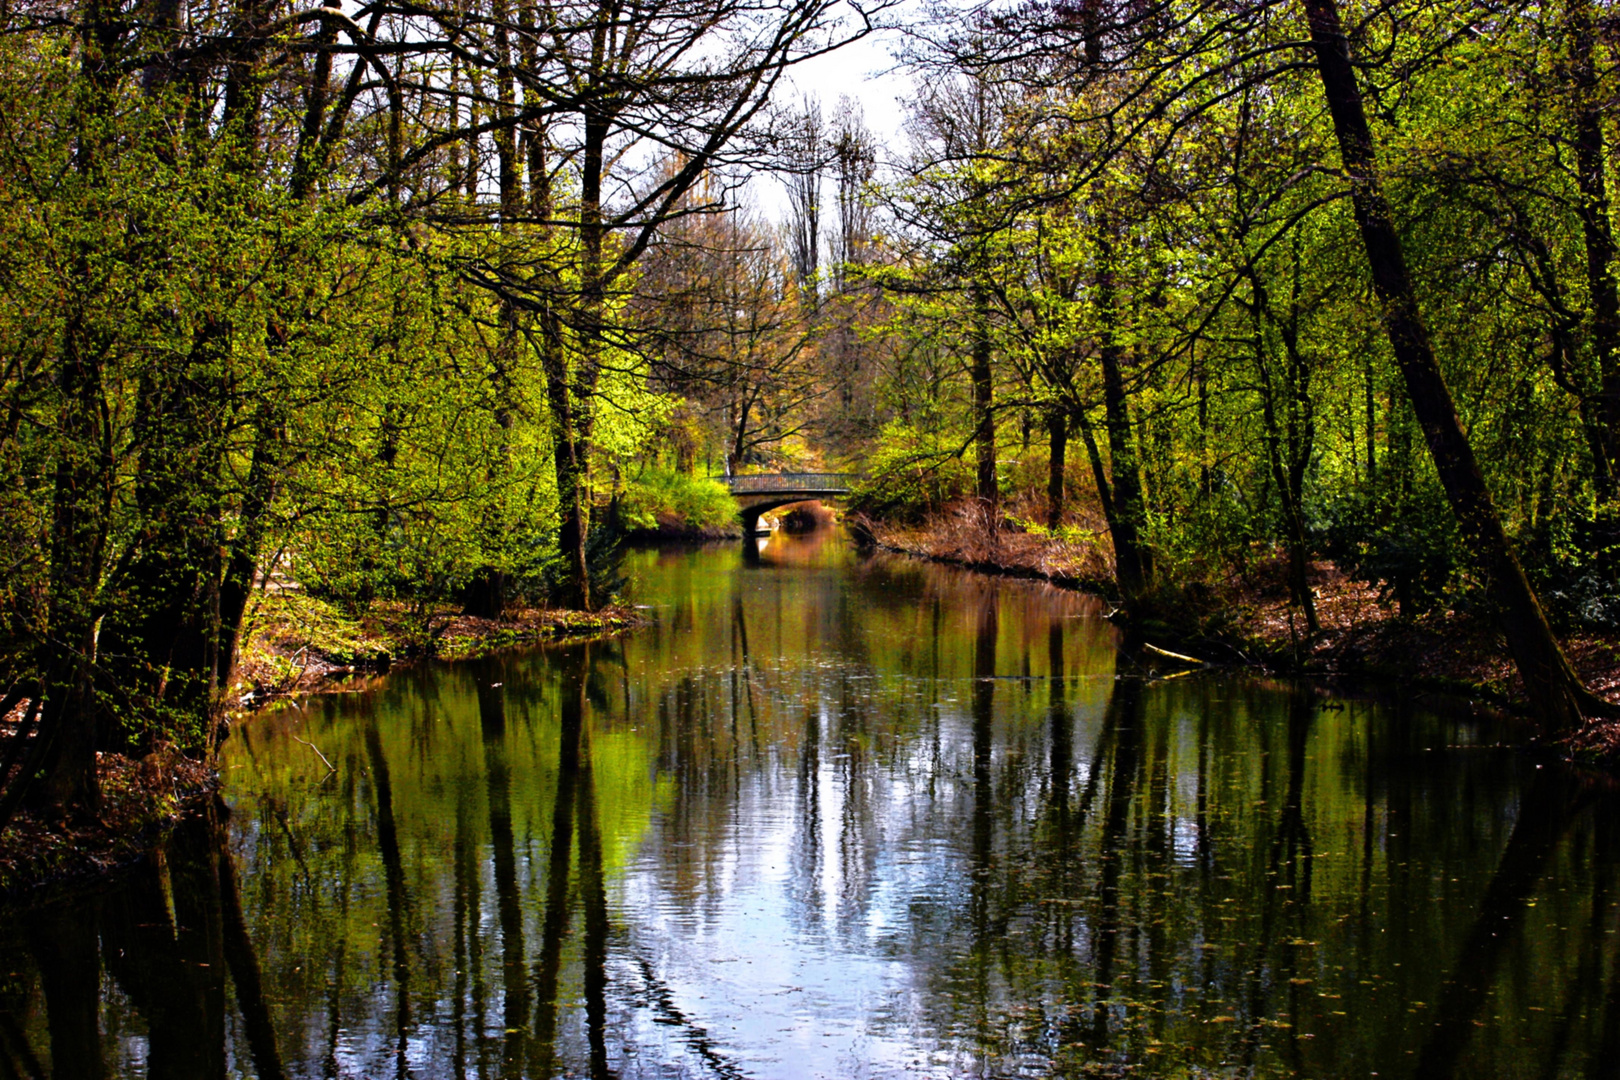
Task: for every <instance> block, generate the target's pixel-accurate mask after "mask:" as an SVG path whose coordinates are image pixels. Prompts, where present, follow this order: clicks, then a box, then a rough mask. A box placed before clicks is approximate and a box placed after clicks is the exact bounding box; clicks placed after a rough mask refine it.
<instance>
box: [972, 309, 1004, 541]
mask: <svg viewBox="0 0 1620 1080" xmlns="http://www.w3.org/2000/svg"><path fill="white" fill-rule="evenodd" d="M970 302H971V303H972V305H973V343H972V349H973V356H972V372H971V375H972V379H973V419H974V424H975V427H974V431H973V455H974V465H975V469H974V476H975V479H974V494H976V495H977V496H978V497H979V500H980V501H981V502H983V503H984V504H985V505H986V506H988V507H991V508H994V507H995V505H996V503H997V501H998V496H999V495H1000V489H999V488H998V487H997V486H996V416H995V404H996V403H995V392H996V389H995V382H994V378H993V374H992V372H991V370H990V297H989V294H988V293H987V292H986V291H985V289H984V287H983V286H982V285H978V284H975V285H974V286H973V287H972V289H971V290H970ZM990 521H991V527H992V528H994V527H995V521H996V518H995V515H994V513H992V514H991V517H990Z"/></svg>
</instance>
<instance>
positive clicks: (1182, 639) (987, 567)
mask: <svg viewBox="0 0 1620 1080" xmlns="http://www.w3.org/2000/svg"><path fill="white" fill-rule="evenodd" d="M860 527H863V528H865V529H866V530H867V531H868V532H869V534H870V536H871V538H872V540H873V541H874V542H876V543H877V544H878V545H879V546H882V547H884V548H887V549H889V550H892V551H899V552H904V553H906V554H910V555H916V556H919V557H922V558H927V559H934V560H937V561H942V562H950V563H955V564H958V565H961V566H966V567H970V568H972V569H975V570H980V571H985V572H990V573H1005V574H1011V575H1014V576H1019V577H1038V578H1044V579H1045V580H1048V581H1051V582H1053V583H1054V584H1057V585H1062V586H1067V587H1070V588H1078V589H1082V590H1085V591H1092V592H1097V593H1100V594H1102V595H1111V594H1113V593H1114V585H1113V581H1112V574H1111V572H1110V566H1111V552H1110V550H1109V548H1108V546H1107V541H1106V537H1099V538H1096V539H1094V540H1087V539H1085V538H1080V539H1071V540H1053V539H1050V538H1047V537H1042V536H1037V535H1033V534H1027V533H1008V532H1004V531H1003V532H1001V533H1000V534H999V535H995V536H993V537H992V536H991V535H989V530H987V529H985V528H983V527H982V526H981V525H979V524H978V523H977V522H975V521H974V520H972V515H971V514H964V513H960V512H957V513H947V514H943V515H940V516H938V517H936V518H933V519H931V520H930V521H928V522H926V523H924V524H921V525H911V526H896V525H890V524H886V523H883V522H874V521H865V522H862V523H860ZM1308 579H1309V582H1310V586H1311V589H1312V591H1313V593H1314V595H1315V597H1316V610H1317V617H1318V621H1319V624H1320V629H1319V631H1318V632H1317V633H1315V634H1312V633H1310V632H1309V630H1308V629H1307V627H1306V625H1305V620H1304V616H1303V614H1302V612H1301V610H1300V608H1299V607H1298V606H1297V605H1295V604H1293V603H1291V602H1290V597H1289V590H1288V586H1287V566H1286V563H1285V561H1284V559H1283V558H1282V556H1281V554H1280V553H1272V552H1261V553H1257V557H1256V558H1254V559H1253V560H1251V561H1250V563H1249V565H1248V566H1247V567H1245V568H1244V569H1243V570H1242V571H1241V572H1228V573H1226V574H1224V575H1221V576H1218V577H1212V578H1210V579H1208V580H1202V581H1198V582H1196V583H1195V584H1192V585H1187V586H1182V587H1179V588H1175V589H1168V590H1166V591H1164V592H1162V593H1160V594H1159V595H1157V596H1154V597H1152V598H1150V599H1149V600H1148V601H1146V602H1144V603H1141V604H1138V605H1137V606H1136V610H1133V611H1130V612H1126V611H1124V610H1120V611H1119V612H1117V614H1116V618H1117V620H1118V621H1119V622H1120V623H1121V625H1122V626H1124V627H1125V628H1126V631H1127V634H1128V636H1129V637H1130V638H1132V639H1135V640H1136V641H1137V642H1139V643H1146V644H1149V645H1154V646H1158V647H1160V648H1167V649H1172V650H1174V651H1176V652H1179V653H1182V654H1185V655H1188V656H1190V657H1194V658H1197V659H1199V660H1203V661H1206V662H1208V663H1212V664H1236V665H1243V666H1247V667H1251V668H1254V669H1257V670H1262V671H1267V672H1271V673H1275V674H1280V675H1334V676H1367V677H1374V678H1382V679H1390V680H1393V681H1396V682H1399V683H1401V684H1403V685H1406V686H1411V687H1418V688H1422V689H1426V690H1435V691H1444V692H1447V693H1452V694H1457V695H1460V696H1462V697H1466V698H1469V699H1471V700H1474V701H1476V702H1478V703H1481V704H1485V705H1490V706H1492V707H1496V708H1502V709H1508V710H1513V711H1525V710H1526V709H1527V703H1526V701H1525V696H1524V687H1523V684H1522V683H1521V682H1520V681H1519V676H1518V672H1517V670H1516V669H1515V667H1514V665H1513V661H1512V659H1511V658H1510V657H1509V656H1508V653H1507V646H1506V642H1505V641H1504V640H1503V638H1502V633H1501V631H1500V630H1499V629H1498V628H1497V626H1496V623H1495V620H1494V619H1493V618H1491V617H1490V616H1489V615H1488V614H1487V613H1485V612H1483V611H1479V610H1471V611H1470V610H1462V611H1458V610H1447V611H1435V612H1430V613H1427V614H1424V615H1420V616H1416V617H1403V616H1402V615H1401V614H1400V612H1399V610H1398V609H1397V607H1396V605H1395V604H1394V602H1393V601H1390V600H1386V598H1385V597H1384V596H1383V595H1382V594H1381V591H1380V590H1379V589H1378V588H1376V587H1375V586H1372V585H1369V584H1367V583H1365V582H1361V581H1356V580H1353V579H1351V578H1349V577H1348V576H1346V575H1345V574H1343V573H1342V572H1340V570H1339V569H1338V567H1337V566H1335V565H1334V564H1333V563H1331V562H1317V563H1313V564H1312V566H1311V569H1310V573H1309V575H1308ZM1563 642H1564V648H1565V650H1566V652H1567V653H1568V654H1569V658H1570V661H1571V662H1572V663H1573V664H1574V665H1575V668H1576V670H1577V671H1578V672H1579V673H1580V675H1581V677H1582V678H1583V679H1584V680H1585V681H1586V684H1587V686H1589V687H1591V688H1592V689H1593V690H1594V691H1596V692H1597V693H1599V694H1602V695H1604V696H1606V697H1609V698H1610V699H1611V700H1617V701H1620V637H1616V636H1614V635H1604V634H1599V633H1594V632H1591V631H1585V630H1577V631H1574V632H1569V633H1565V634H1564V636H1563ZM1560 745H1561V746H1562V747H1563V748H1564V750H1565V751H1566V752H1567V753H1568V754H1569V755H1570V756H1573V757H1577V758H1580V759H1581V760H1584V761H1588V762H1592V763H1597V764H1603V765H1606V766H1608V767H1611V768H1615V767H1620V722H1616V721H1612V720H1599V721H1594V722H1593V723H1592V724H1591V725H1589V726H1588V727H1587V728H1585V729H1583V730H1582V731H1579V732H1577V733H1575V734H1574V735H1572V736H1570V737H1568V738H1566V739H1564V740H1562V741H1561V743H1560Z"/></svg>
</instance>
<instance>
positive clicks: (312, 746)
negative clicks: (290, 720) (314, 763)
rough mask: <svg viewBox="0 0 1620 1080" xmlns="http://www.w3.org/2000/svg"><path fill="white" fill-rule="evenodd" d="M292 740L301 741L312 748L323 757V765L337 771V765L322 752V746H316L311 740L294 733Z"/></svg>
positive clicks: (318, 755) (317, 754) (319, 756)
mask: <svg viewBox="0 0 1620 1080" xmlns="http://www.w3.org/2000/svg"><path fill="white" fill-rule="evenodd" d="M292 740H293V742H301V743H303V744H304V745H305V746H307V747H309V748H310V749H311V750H313V751H315V756H316V757H318V758H320V759H321V764H322V765H325V766H326V767H327V768H328V769H329V770H331V771H332V772H337V766H336V765H333V764H332V763H331V762H330V761H327V760H326V755H325V754H323V753H321V748H320V747H318V746H316V745H315V744H314V743H312V742H310V741H309V740H308V739H300V738H299V737H298V736H296V735H294V736H293V737H292Z"/></svg>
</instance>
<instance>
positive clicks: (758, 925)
mask: <svg viewBox="0 0 1620 1080" xmlns="http://www.w3.org/2000/svg"><path fill="white" fill-rule="evenodd" d="M630 562H631V568H632V570H633V572H634V574H635V580H636V586H635V591H636V597H637V598H638V599H639V600H640V601H641V602H643V603H645V604H647V605H649V607H650V614H651V615H652V616H653V619H654V621H653V625H652V626H651V627H649V628H648V629H646V630H645V631H642V632H639V633H637V634H635V635H633V636H631V637H629V638H627V639H625V640H623V641H620V642H613V643H597V644H592V645H588V646H576V647H572V648H566V649H552V650H545V651H535V652H529V653H517V654H511V655H508V656H504V657H501V658H498V659H496V660H491V661H487V662H483V663H479V664H476V665H462V666H443V667H433V668H427V669H420V670H415V671H408V672H404V673H401V674H400V675H398V676H395V677H393V678H390V679H388V680H386V681H385V682H384V683H382V684H381V685H380V686H379V687H377V688H374V689H372V690H370V691H368V692H366V693H364V694H356V695H348V696H342V697H333V698H325V699H317V700H313V701H309V702H305V703H304V704H303V705H302V707H287V708H283V709H281V710H278V711H276V712H274V713H271V714H268V715H265V716H261V717H259V718H257V719H256V720H254V721H253V722H251V723H250V724H248V725H245V726H244V727H243V728H242V729H241V730H240V731H238V732H237V734H236V736H235V737H234V738H233V739H232V740H230V742H229V743H227V745H226V750H225V758H224V768H225V770H226V776H227V787H226V793H225V794H226V801H227V802H228V803H229V805H230V808H231V809H230V812H229V815H228V821H226V820H223V819H224V816H225V815H224V811H223V810H222V811H221V812H220V820H215V819H214V818H206V819H204V820H202V821H199V822H197V823H194V824H193V825H191V826H188V828H187V829H186V830H183V831H182V832H181V833H180V834H179V835H177V836H176V838H175V839H174V841H173V842H172V843H171V844H170V845H169V846H168V848H167V849H166V851H165V853H164V858H163V859H161V860H158V861H155V862H154V863H153V864H151V865H150V866H148V867H145V868H143V869H141V870H140V871H138V872H136V873H135V874H133V875H131V876H130V878H129V879H128V880H127V881H126V882H125V883H124V884H122V885H121V886H120V887H119V888H116V889H109V890H107V891H106V892H105V893H103V894H101V895H99V896H94V897H89V898H86V899H84V900H82V901H80V902H78V903H76V904H74V905H69V906H59V907H57V908H53V909H50V910H46V911H39V912H34V913H30V914H27V915H19V916H17V917H15V918H12V919H10V920H8V927H7V929H8V930H10V931H12V932H11V933H9V934H8V935H6V938H7V941H8V942H9V944H6V945H0V1077H3V1076H11V1075H17V1076H27V1075H45V1074H47V1073H48V1071H49V1069H50V1066H51V1064H52V1062H53V1061H54V1062H55V1067H56V1075H58V1076H94V1075H103V1074H104V1075H115V1076H116V1075H140V1074H142V1073H145V1072H148V1071H149V1072H150V1073H151V1074H152V1075H168V1076H188V1077H189V1076H199V1077H202V1076H209V1077H212V1076H227V1075H276V1074H277V1073H278V1071H280V1070H284V1072H285V1074H286V1075H288V1076H363V1077H379V1076H406V1075H410V1076H422V1077H438V1076H480V1077H483V1076H488V1077H508V1076H558V1075H592V1076H606V1075H614V1076H621V1077H636V1076H694V1077H697V1076H721V1077H740V1076H757V1077H795V1076H838V1077H843V1076H887V1075H917V1076H1024V1075H1029V1076H1046V1075H1059V1076H1090V1075H1123V1074H1127V1073H1129V1074H1132V1075H1162V1076H1239V1075H1241V1076H1251V1075H1262V1076H1287V1075H1299V1076H1351V1075H1356V1076H1364V1075H1368V1074H1369V1073H1375V1072H1376V1073H1378V1074H1379V1075H1382V1076H1422V1077H1424V1080H1429V1078H1431V1077H1443V1076H1447V1075H1457V1076H1525V1077H1543V1076H1582V1075H1599V1074H1601V1073H1602V1071H1603V1068H1604V1067H1607V1066H1608V1065H1609V1064H1610V1063H1612V1062H1613V1061H1615V1060H1617V1058H1616V1056H1615V1053H1614V1051H1615V1050H1616V1049H1617V1048H1616V1047H1614V1046H1612V1045H1611V1043H1612V1042H1613V1040H1614V1039H1615V1036H1616V1032H1617V1030H1620V1015H1617V1014H1620V981H1617V976H1620V968H1617V967H1616V961H1617V959H1620V957H1617V954H1616V944H1615V940H1614V939H1615V936H1616V934H1615V932H1616V929H1617V925H1616V918H1615V916H1616V908H1615V906H1614V903H1613V898H1614V895H1615V889H1614V885H1615V881H1614V877H1615V867H1616V861H1617V860H1616V844H1615V829H1614V826H1613V824H1612V822H1613V821H1614V810H1615V805H1614V802H1613V796H1612V795H1611V794H1610V793H1609V792H1608V791H1607V789H1606V785H1603V784H1599V783H1597V782H1594V781H1589V780H1587V779H1585V778H1583V777H1581V776H1579V775H1577V774H1574V773H1570V772H1567V771H1565V770H1563V769H1561V768H1559V767H1556V766H1555V765H1553V764H1550V763H1544V764H1543V765H1538V764H1537V763H1536V762H1535V761H1533V760H1530V759H1528V758H1526V757H1524V756H1522V755H1519V754H1515V753H1512V752H1509V751H1503V750H1499V749H1495V748H1493V746H1492V745H1491V744H1492V743H1493V742H1494V739H1495V736H1494V735H1493V734H1491V733H1490V732H1488V731H1485V730H1482V729H1480V728H1479V727H1477V726H1476V725H1474V724H1473V723H1472V722H1469V721H1465V720H1464V719H1463V718H1461V717H1459V716H1456V715H1450V714H1436V713H1433V712H1430V711H1426V710H1422V709H1419V708H1417V707H1416V705H1415V703H1414V702H1412V701H1411V700H1409V699H1402V698H1395V699H1393V700H1390V701H1386V702H1374V701H1340V700H1336V699H1331V698H1328V697H1325V696H1322V695H1320V694H1319V693H1318V692H1316V691H1315V690H1313V689H1312V688H1310V687H1305V686H1288V685H1279V684H1267V683H1263V682H1259V681H1256V680H1253V679H1249V678H1242V677H1236V676H1229V675H1219V676H1188V677H1181V678H1173V679H1154V678H1150V677H1146V676H1150V675H1151V674H1152V673H1148V672H1141V671H1138V670H1136V669H1135V668H1133V667H1132V666H1131V665H1130V664H1129V662H1125V661H1121V662H1120V669H1119V671H1118V673H1117V674H1118V675H1119V676H1120V677H1119V678H1116V658H1115V651H1114V648H1115V647H1114V637H1113V634H1112V631H1111V630H1110V629H1109V627H1108V626H1107V624H1106V623H1105V622H1104V621H1103V620H1102V619H1101V617H1100V614H1101V613H1100V611H1099V609H1098V608H1097V607H1096V606H1095V605H1094V604H1092V603H1091V602H1090V601H1088V600H1086V599H1084V598H1080V597H1076V596H1073V595H1071V594H1064V593H1061V592H1058V591H1056V590H1052V589H1049V588H1045V587H1040V586H1034V585H1030V584H1025V583H1019V582H1009V581H997V580H991V579H985V578H980V577H976V576H973V575H970V574H965V573H962V572H959V571H955V570H951V569H948V568H944V567H938V566H932V565H928V564H923V563H917V562H910V561H901V560H893V559H888V558H881V557H877V558H864V557H861V556H858V555H856V554H855V553H854V552H852V551H851V550H850V549H848V548H847V547H846V546H845V545H843V544H842V542H841V541H839V540H837V539H836V538H832V539H829V538H828V537H827V536H819V537H815V538H811V539H810V540H808V541H805V540H789V539H787V538H776V539H773V540H772V541H771V542H770V544H769V545H767V546H766V548H765V550H764V552H763V554H761V555H759V556H758V557H748V558H745V557H744V555H743V553H742V552H740V551H738V550H737V549H735V548H730V547H721V548H711V549H702V550H690V549H688V550H668V551H661V552H654V551H646V552H637V553H635V554H634V555H633V556H632V558H631V560H630ZM317 750H318V751H319V753H317V752H316V751H317ZM322 755H324V757H325V758H326V759H327V760H329V761H330V762H331V763H332V764H333V765H334V766H335V767H336V768H335V770H334V771H329V770H328V769H327V766H326V764H325V763H324V762H323V761H322ZM98 1070H99V1071H98Z"/></svg>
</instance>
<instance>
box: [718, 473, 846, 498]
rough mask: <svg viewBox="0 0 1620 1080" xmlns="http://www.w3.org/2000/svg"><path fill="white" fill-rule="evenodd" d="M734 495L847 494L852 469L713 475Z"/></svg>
mask: <svg viewBox="0 0 1620 1080" xmlns="http://www.w3.org/2000/svg"><path fill="white" fill-rule="evenodd" d="M714 479H716V480H718V481H720V483H722V484H724V485H726V487H728V488H730V489H731V493H732V494H733V495H791V494H797V493H799V492H803V493H804V494H805V496H806V497H810V496H814V495H847V494H848V493H849V486H850V483H851V482H852V481H853V480H854V479H855V475H854V474H853V473H760V474H756V475H752V476H716V477H714Z"/></svg>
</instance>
